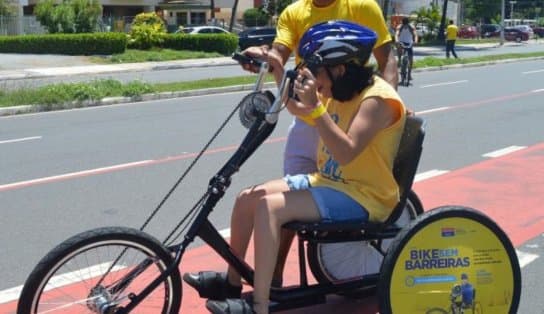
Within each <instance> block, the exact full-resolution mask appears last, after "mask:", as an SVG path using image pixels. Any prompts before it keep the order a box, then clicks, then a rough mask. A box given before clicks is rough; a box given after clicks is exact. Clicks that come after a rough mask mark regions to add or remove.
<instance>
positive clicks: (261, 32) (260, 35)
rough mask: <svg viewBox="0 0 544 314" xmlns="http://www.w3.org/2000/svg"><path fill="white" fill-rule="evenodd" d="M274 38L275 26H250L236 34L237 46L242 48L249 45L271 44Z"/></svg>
mask: <svg viewBox="0 0 544 314" xmlns="http://www.w3.org/2000/svg"><path fill="white" fill-rule="evenodd" d="M274 38H276V28H275V27H251V28H248V29H246V30H243V31H241V32H240V33H239V34H238V46H240V50H244V49H246V48H248V47H251V46H261V45H265V44H266V45H268V46H271V45H272V42H273V41H274Z"/></svg>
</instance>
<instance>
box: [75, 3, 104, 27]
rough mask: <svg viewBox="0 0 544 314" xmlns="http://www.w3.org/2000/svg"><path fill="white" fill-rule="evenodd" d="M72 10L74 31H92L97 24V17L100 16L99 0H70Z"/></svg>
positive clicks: (100, 6)
mask: <svg viewBox="0 0 544 314" xmlns="http://www.w3.org/2000/svg"><path fill="white" fill-rule="evenodd" d="M71 6H72V9H73V11H74V28H75V32H76V33H92V32H94V31H95V30H96V28H97V26H98V18H99V17H100V16H102V5H101V4H100V1H99V0H71Z"/></svg>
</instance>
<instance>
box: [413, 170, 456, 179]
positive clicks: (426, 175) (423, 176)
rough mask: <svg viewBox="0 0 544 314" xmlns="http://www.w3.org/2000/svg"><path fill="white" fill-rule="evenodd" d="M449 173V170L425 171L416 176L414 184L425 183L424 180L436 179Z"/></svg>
mask: <svg viewBox="0 0 544 314" xmlns="http://www.w3.org/2000/svg"><path fill="white" fill-rule="evenodd" d="M448 172H449V171H448V170H438V169H433V170H429V171H425V172H422V173H418V174H416V177H415V178H414V182H418V181H423V180H426V179H429V178H432V177H436V176H439V175H442V174H444V173H448Z"/></svg>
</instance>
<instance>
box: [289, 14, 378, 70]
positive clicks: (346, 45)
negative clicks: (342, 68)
mask: <svg viewBox="0 0 544 314" xmlns="http://www.w3.org/2000/svg"><path fill="white" fill-rule="evenodd" d="M376 40H377V36H376V33H375V32H374V31H373V30H371V29H369V28H367V27H364V26H362V25H359V24H355V23H352V22H348V21H342V20H334V21H328V22H323V23H319V24H316V25H314V26H312V27H310V28H309V29H308V30H307V31H306V32H305V33H304V35H303V36H302V39H301V40H300V44H299V46H298V54H299V56H300V57H301V58H302V59H303V60H304V62H305V63H306V64H307V65H308V66H309V67H319V66H334V65H338V64H343V63H347V62H350V61H355V62H357V63H359V64H365V63H366V62H367V61H368V59H369V58H370V55H371V53H372V49H373V48H374V44H375V43H376Z"/></svg>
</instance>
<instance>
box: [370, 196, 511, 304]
mask: <svg viewBox="0 0 544 314" xmlns="http://www.w3.org/2000/svg"><path fill="white" fill-rule="evenodd" d="M463 274H465V275H466V274H468V278H472V280H471V281H470V283H471V284H472V285H474V289H477V290H479V291H480V292H479V293H478V294H479V296H480V299H479V300H478V301H476V302H479V303H480V305H481V307H482V308H481V311H485V312H488V313H495V314H511V313H517V309H518V306H519V300H520V295H521V269H520V267H519V261H518V258H517V255H516V251H515V249H514V247H513V245H512V243H511V242H510V240H509V239H508V237H507V235H506V234H505V233H504V231H502V230H501V229H500V228H499V226H498V225H497V224H496V223H495V222H494V221H493V220H491V219H490V218H489V217H487V216H486V215H485V214H483V213H481V212H479V211H477V210H475V209H472V208H469V207H464V206H442V207H438V208H436V209H433V210H431V211H427V212H426V213H425V214H423V215H421V216H419V217H418V218H417V219H416V220H414V221H412V222H410V224H409V225H408V226H406V227H405V228H403V229H402V231H401V232H400V233H399V234H398V235H397V236H396V237H395V240H394V241H393V243H392V244H391V247H390V249H389V251H388V253H387V255H386V257H385V259H384V261H383V264H382V268H381V271H380V280H379V281H378V296H379V297H378V300H379V308H380V313H382V314H391V313H395V314H397V313H401V314H402V313H414V312H417V311H418V308H419V307H420V306H422V305H425V306H427V307H429V308H435V307H440V305H441V304H443V302H444V301H445V300H448V299H449V292H448V293H444V294H439V293H436V292H437V291H449V290H450V287H451V284H452V283H455V282H460V281H461V278H462V277H463ZM491 283H492V284H491ZM482 291H483V293H482ZM431 292H432V293H431ZM503 294H504V295H505V296H507V297H503ZM414 298H416V299H414ZM497 300H502V301H497ZM484 304H485V305H484ZM416 306H418V308H416Z"/></svg>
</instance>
